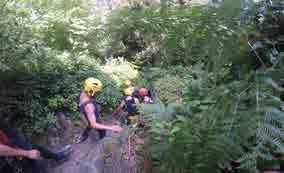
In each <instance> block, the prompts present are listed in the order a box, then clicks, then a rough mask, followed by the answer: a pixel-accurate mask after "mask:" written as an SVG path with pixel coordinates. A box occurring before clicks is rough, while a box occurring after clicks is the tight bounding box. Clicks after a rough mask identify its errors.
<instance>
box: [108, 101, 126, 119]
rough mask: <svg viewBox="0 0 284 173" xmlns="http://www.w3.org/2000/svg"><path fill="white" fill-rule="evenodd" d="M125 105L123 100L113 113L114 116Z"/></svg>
mask: <svg viewBox="0 0 284 173" xmlns="http://www.w3.org/2000/svg"><path fill="white" fill-rule="evenodd" d="M124 106H125V102H124V101H122V102H121V103H120V104H119V106H118V107H117V108H116V109H115V111H114V112H113V113H112V114H111V115H112V116H115V115H117V113H118V112H120V111H121V110H122V109H123V107H124Z"/></svg>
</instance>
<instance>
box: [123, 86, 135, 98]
mask: <svg viewBox="0 0 284 173" xmlns="http://www.w3.org/2000/svg"><path fill="white" fill-rule="evenodd" d="M133 92H134V88H133V87H130V88H126V89H125V90H124V94H125V95H127V96H131V95H132V93H133Z"/></svg>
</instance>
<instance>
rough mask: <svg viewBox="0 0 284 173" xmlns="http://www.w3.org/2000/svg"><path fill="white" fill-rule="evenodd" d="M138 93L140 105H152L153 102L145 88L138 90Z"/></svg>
mask: <svg viewBox="0 0 284 173" xmlns="http://www.w3.org/2000/svg"><path fill="white" fill-rule="evenodd" d="M138 93H139V96H140V98H141V100H142V103H146V104H151V103H153V100H152V99H151V97H150V94H149V91H148V90H147V89H146V88H140V89H139V91H138Z"/></svg>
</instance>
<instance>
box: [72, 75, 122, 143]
mask: <svg viewBox="0 0 284 173" xmlns="http://www.w3.org/2000/svg"><path fill="white" fill-rule="evenodd" d="M102 89H103V84H102V83H101V81H100V80H98V79H95V78H93V77H90V78H87V79H86V80H85V83H84V90H83V91H82V92H81V94H80V98H79V108H80V112H81V113H82V114H83V115H84V116H85V118H86V119H87V121H88V127H87V128H86V129H85V131H84V132H83V134H82V136H81V137H80V139H79V141H77V142H78V143H81V142H83V141H85V140H86V139H87V138H88V136H89V132H90V130H91V129H97V130H98V132H99V138H100V139H102V138H104V137H105V134H106V130H112V131H115V132H121V131H122V130H123V129H122V128H121V127H120V126H118V125H103V124H102V120H101V116H100V112H99V108H98V105H97V103H96V100H95V99H94V96H95V95H96V94H98V93H99V92H101V91H102Z"/></svg>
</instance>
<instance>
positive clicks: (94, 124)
mask: <svg viewBox="0 0 284 173" xmlns="http://www.w3.org/2000/svg"><path fill="white" fill-rule="evenodd" d="M85 111H86V113H87V117H88V120H89V122H90V124H91V126H92V128H95V129H101V130H112V131H116V132H120V131H122V128H121V127H120V126H116V125H111V126H109V125H103V124H101V123H98V122H97V121H96V116H95V107H94V105H92V104H87V105H86V106H85Z"/></svg>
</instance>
